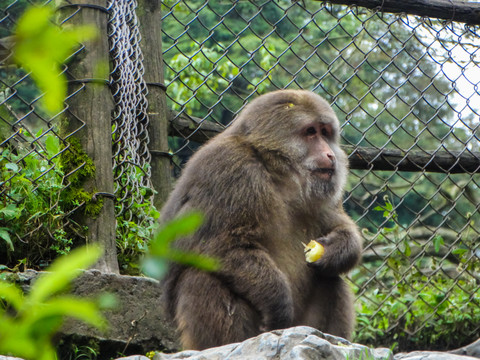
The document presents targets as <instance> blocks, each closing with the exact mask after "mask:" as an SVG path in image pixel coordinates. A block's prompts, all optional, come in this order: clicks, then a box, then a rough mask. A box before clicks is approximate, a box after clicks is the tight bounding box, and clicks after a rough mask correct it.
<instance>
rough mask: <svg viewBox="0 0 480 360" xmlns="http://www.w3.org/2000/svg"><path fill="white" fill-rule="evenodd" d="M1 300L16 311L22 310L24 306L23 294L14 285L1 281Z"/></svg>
mask: <svg viewBox="0 0 480 360" xmlns="http://www.w3.org/2000/svg"><path fill="white" fill-rule="evenodd" d="M0 298H1V299H3V300H4V301H6V302H7V303H8V304H9V305H10V306H13V308H14V309H16V310H18V309H20V308H21V306H22V304H23V292H22V291H21V290H20V289H19V288H17V287H16V286H15V285H14V284H10V283H8V282H6V281H0Z"/></svg>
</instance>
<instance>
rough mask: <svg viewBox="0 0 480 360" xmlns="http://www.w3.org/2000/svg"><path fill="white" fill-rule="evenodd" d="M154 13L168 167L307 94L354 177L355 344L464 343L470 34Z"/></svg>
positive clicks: (336, 18) (475, 269)
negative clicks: (243, 115)
mask: <svg viewBox="0 0 480 360" xmlns="http://www.w3.org/2000/svg"><path fill="white" fill-rule="evenodd" d="M164 6H165V10H164V15H163V32H164V45H163V48H164V57H165V66H166V75H167V79H168V91H167V94H168V97H169V100H170V104H171V107H172V108H173V109H174V110H176V115H175V116H174V118H173V120H172V128H173V130H172V134H173V135H174V137H172V138H171V147H172V149H173V159H174V162H175V164H177V165H178V166H179V167H181V165H182V163H183V162H184V161H185V159H186V158H188V156H189V154H190V153H191V152H192V151H194V150H195V149H196V147H197V146H198V142H202V141H203V139H204V138H207V137H209V136H211V135H212V134H214V133H215V132H216V131H221V129H222V128H223V127H224V126H228V124H229V123H230V122H231V121H232V119H233V118H234V117H235V115H236V114H238V112H239V111H240V110H241V109H242V108H243V106H244V105H245V104H246V103H247V102H248V101H249V100H250V99H251V98H253V97H255V96H257V95H258V94H262V93H265V92H267V91H271V90H275V89H279V88H303V89H309V90H313V91H316V92H318V93H319V94H321V95H322V96H324V97H325V98H326V99H327V100H328V101H329V102H331V103H332V104H333V107H334V109H335V111H336V113H337V115H338V117H339V118H340V119H341V121H342V129H343V141H344V143H345V144H346V145H347V146H346V149H347V151H349V152H350V160H351V163H352V167H354V168H355V169H354V170H352V171H351V176H350V180H349V185H348V192H347V196H346V198H345V207H346V209H347V211H348V212H349V214H350V215H351V216H352V217H353V218H354V219H355V220H356V221H357V223H358V224H359V225H360V226H361V227H362V228H363V229H364V230H363V233H364V236H365V239H366V243H365V251H364V259H363V264H362V265H361V266H360V267H359V268H358V269H357V270H356V271H354V272H353V274H352V275H351V277H350V279H351V280H352V285H353V287H354V288H355V290H356V294H357V311H358V326H357V337H356V340H358V341H363V342H367V343H368V342H370V343H376V344H378V343H381V344H383V345H385V346H391V345H392V344H394V343H395V342H397V343H398V344H399V345H400V348H402V349H407V348H413V347H416V348H419V347H420V348H421V347H429V348H448V347H450V348H451V347H455V346H457V345H460V343H462V342H465V341H467V340H468V339H474V338H476V337H478V335H479V332H480V325H479V324H480V322H479V320H480V291H479V285H480V284H479V280H480V278H479V275H480V272H479V271H480V261H479V260H480V259H479V257H480V245H479V241H478V240H479V233H480V223H479V221H480V216H479V211H478V210H479V209H478V208H479V203H480V193H479V180H480V178H479V175H475V173H476V172H478V170H479V169H480V153H479V152H478V151H479V134H480V130H479V126H480V125H479V112H480V96H479V92H478V85H479V82H480V68H479V65H478V62H479V60H480V37H479V33H478V27H477V26H466V25H465V24H463V23H455V22H451V21H442V20H436V19H428V18H422V17H419V16H409V15H405V14H403V15H393V14H387V13H382V12H381V11H378V10H377V11H372V10H368V9H365V8H361V7H353V8H349V7H346V6H338V5H332V4H328V3H322V2H315V1H253V0H251V1H239V2H230V1H221V0H209V1H205V0H190V1H169V0H164ZM444 11H445V14H446V17H447V18H450V16H451V15H449V14H450V13H451V8H445V9H444ZM454 11H455V10H454ZM405 12H408V9H405ZM377 170H378V171H377ZM381 170H383V171H381ZM385 170H388V171H385Z"/></svg>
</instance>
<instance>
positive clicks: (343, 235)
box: [308, 227, 362, 277]
mask: <svg viewBox="0 0 480 360" xmlns="http://www.w3.org/2000/svg"><path fill="white" fill-rule="evenodd" d="M315 241H316V242H318V243H319V244H320V245H322V246H323V247H324V253H323V255H322V256H321V257H320V258H319V259H317V260H316V261H314V262H312V263H308V265H309V266H312V267H314V268H315V269H316V270H317V271H316V272H317V274H318V275H320V276H326V277H330V276H337V275H339V274H343V273H346V272H348V271H349V270H351V269H352V268H353V267H354V266H355V265H356V264H357V263H358V261H359V259H360V255H361V244H362V240H361V237H360V234H359V233H358V231H357V230H356V227H339V228H337V229H335V230H333V231H332V232H330V233H329V234H327V236H325V237H320V238H318V239H315Z"/></svg>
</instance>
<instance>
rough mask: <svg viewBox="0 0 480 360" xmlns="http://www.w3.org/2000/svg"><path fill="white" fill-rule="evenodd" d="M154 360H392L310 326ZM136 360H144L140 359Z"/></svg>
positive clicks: (383, 352) (387, 352)
mask: <svg viewBox="0 0 480 360" xmlns="http://www.w3.org/2000/svg"><path fill="white" fill-rule="evenodd" d="M126 359H128V360H134V358H131V357H130V358H126ZM153 359H154V360H175V359H189V360H245V359H258V360H262V359H264V360H267V359H272V360H273V359H329V360H335V359H342V360H345V359H369V360H393V355H392V353H391V351H390V350H388V349H370V348H368V347H366V346H363V345H359V344H352V343H350V342H349V341H347V340H345V339H342V338H339V337H335V336H332V335H328V334H324V333H322V332H320V331H318V330H316V329H313V328H311V327H307V326H298V327H293V328H290V329H285V330H275V331H272V332H269V333H264V334H261V335H259V336H257V337H254V338H251V339H248V340H245V341H244V342H242V343H236V344H229V345H225V346H221V347H217V348H212V349H207V350H204V351H183V352H180V353H176V354H160V353H157V354H156V355H155V356H154V358H153ZM135 360H145V359H143V358H137V359H135Z"/></svg>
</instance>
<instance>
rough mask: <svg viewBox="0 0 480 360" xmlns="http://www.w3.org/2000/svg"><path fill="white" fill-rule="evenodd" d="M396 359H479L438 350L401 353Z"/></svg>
mask: <svg viewBox="0 0 480 360" xmlns="http://www.w3.org/2000/svg"><path fill="white" fill-rule="evenodd" d="M394 359H395V360H478V358H474V357H471V356H462V355H455V354H451V353H442V352H437V351H414V352H411V353H408V354H405V353H401V354H397V355H395V357H394Z"/></svg>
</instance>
